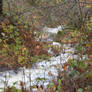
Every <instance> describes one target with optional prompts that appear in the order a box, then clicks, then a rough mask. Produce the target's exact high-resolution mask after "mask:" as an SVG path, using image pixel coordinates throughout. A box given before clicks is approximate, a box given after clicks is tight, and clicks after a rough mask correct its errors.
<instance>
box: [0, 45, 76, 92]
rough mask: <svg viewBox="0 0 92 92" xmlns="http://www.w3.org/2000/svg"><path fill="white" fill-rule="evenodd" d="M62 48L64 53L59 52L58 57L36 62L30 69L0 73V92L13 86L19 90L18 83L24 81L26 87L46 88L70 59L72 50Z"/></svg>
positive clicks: (67, 47) (66, 47)
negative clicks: (38, 86) (41, 86)
mask: <svg viewBox="0 0 92 92" xmlns="http://www.w3.org/2000/svg"><path fill="white" fill-rule="evenodd" d="M63 48H65V52H64V53H63V52H61V53H60V55H58V56H56V57H55V56H54V57H52V58H50V59H49V60H48V61H47V60H43V61H42V62H38V63H36V64H35V65H33V67H32V68H30V69H26V68H25V67H23V68H20V69H19V70H18V72H17V73H15V72H14V71H13V70H9V71H8V70H7V71H5V72H0V92H3V91H2V88H4V87H5V86H6V85H9V86H12V85H14V86H16V87H17V88H20V81H23V82H24V81H25V84H26V87H29V86H30V85H32V86H33V85H36V84H38V85H43V84H44V86H46V85H47V84H48V83H49V82H50V81H51V79H53V78H56V77H57V74H58V69H61V70H62V65H63V64H64V63H65V62H67V60H68V59H69V58H72V53H73V52H74V49H73V48H71V47H70V45H63ZM70 52H71V53H70ZM35 92H37V91H35Z"/></svg>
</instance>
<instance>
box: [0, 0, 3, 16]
mask: <svg viewBox="0 0 92 92" xmlns="http://www.w3.org/2000/svg"><path fill="white" fill-rule="evenodd" d="M2 13H3V0H0V15H2Z"/></svg>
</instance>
